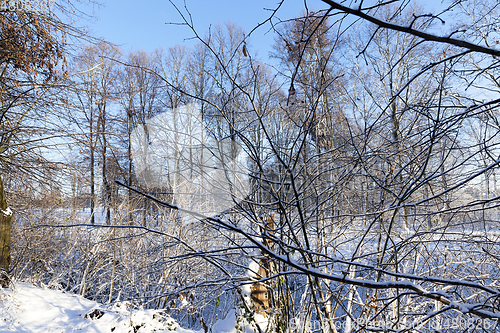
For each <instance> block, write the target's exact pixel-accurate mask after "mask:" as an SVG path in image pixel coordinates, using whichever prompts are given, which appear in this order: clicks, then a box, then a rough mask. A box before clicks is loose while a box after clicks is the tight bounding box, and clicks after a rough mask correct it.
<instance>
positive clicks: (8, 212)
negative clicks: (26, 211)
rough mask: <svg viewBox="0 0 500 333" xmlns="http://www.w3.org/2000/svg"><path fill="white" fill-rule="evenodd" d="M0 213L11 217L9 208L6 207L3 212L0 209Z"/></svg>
mask: <svg viewBox="0 0 500 333" xmlns="http://www.w3.org/2000/svg"><path fill="white" fill-rule="evenodd" d="M0 213H2V214H3V215H5V216H11V215H12V210H11V209H10V207H7V208H6V209H5V210H2V209H0Z"/></svg>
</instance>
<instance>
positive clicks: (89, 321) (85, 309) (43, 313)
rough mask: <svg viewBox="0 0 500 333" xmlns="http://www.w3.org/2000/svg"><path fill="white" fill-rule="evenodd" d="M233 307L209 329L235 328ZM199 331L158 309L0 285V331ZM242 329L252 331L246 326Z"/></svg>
mask: <svg viewBox="0 0 500 333" xmlns="http://www.w3.org/2000/svg"><path fill="white" fill-rule="evenodd" d="M235 326H236V318H235V315H234V311H233V312H231V314H230V315H228V316H227V317H226V318H225V319H224V320H221V321H218V322H216V323H215V325H214V326H213V327H212V332H213V333H234V332H236V328H235ZM164 331H175V332H179V333H203V332H204V331H203V330H201V331H193V330H187V329H183V328H181V327H179V325H178V324H177V323H176V322H175V321H174V320H173V319H172V318H170V317H169V316H168V315H166V314H164V313H163V312H162V311H161V310H136V309H132V310H130V307H129V306H128V305H127V304H125V303H120V304H114V305H113V306H105V305H102V304H98V303H95V302H93V301H90V300H88V299H85V298H83V297H81V296H77V295H73V294H68V293H63V292H62V291H57V290H50V289H42V288H38V287H35V286H33V285H31V284H28V283H16V284H15V286H14V287H13V288H9V289H1V288H0V332H26V333H35V332H44V333H46V332H47V333H48V332H53V333H66V332H90V333H92V332H114V333H122V332H127V333H128V332H134V333H141V332H164ZM243 331H244V332H245V331H246V332H253V330H252V329H251V328H250V327H244V328H243Z"/></svg>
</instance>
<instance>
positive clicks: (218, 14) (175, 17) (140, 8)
mask: <svg viewBox="0 0 500 333" xmlns="http://www.w3.org/2000/svg"><path fill="white" fill-rule="evenodd" d="M102 3H103V5H102V6H100V7H97V6H95V7H93V8H92V7H89V8H87V10H85V9H84V10H85V11H86V12H88V13H91V12H92V11H93V12H94V15H95V16H96V17H97V18H98V19H97V21H95V22H92V21H91V22H87V23H86V24H87V25H88V26H89V28H90V31H91V32H92V33H93V34H94V35H95V36H96V37H101V38H104V39H106V40H108V41H110V42H113V43H115V44H118V45H119V46H121V47H122V49H123V50H124V51H125V53H128V52H130V51H133V50H140V49H142V50H145V51H153V50H155V49H156V48H158V47H163V48H164V49H167V48H168V47H171V46H174V45H176V44H184V45H187V46H193V45H194V42H193V41H189V40H186V39H188V38H190V37H192V36H193V34H192V32H191V31H190V30H189V28H187V27H185V26H179V25H172V24H168V23H171V22H173V23H176V22H177V23H178V22H181V18H180V16H179V14H178V13H177V12H176V10H175V8H174V7H173V6H172V4H171V3H170V2H169V1H168V0H162V1H153V0H145V1H142V2H139V1H130V0H120V1H119V0H105V1H103V2H102ZM174 3H175V4H176V5H177V6H178V7H179V8H181V9H182V10H183V11H184V12H185V10H184V1H179V0H174ZM185 3H186V5H187V7H188V9H189V11H190V12H191V15H192V19H193V22H194V25H195V27H196V29H197V30H198V32H199V33H200V34H201V35H205V34H206V32H207V31H208V29H209V27H210V26H211V25H212V26H213V25H215V24H217V23H224V22H227V21H232V22H234V23H237V24H238V25H240V26H241V27H242V28H243V29H244V30H245V32H248V31H250V30H251V29H252V28H253V27H255V26H256V25H257V24H258V23H260V22H262V21H264V20H265V19H266V18H267V17H268V16H269V15H270V11H269V10H266V9H265V8H276V7H277V5H278V0H253V1H242V0H204V1H202V0H185ZM303 6H304V1H303V0H286V1H285V3H284V4H283V6H282V8H280V10H279V11H278V13H277V17H279V18H280V19H282V20H286V19H290V18H293V17H296V16H298V15H300V13H301V11H302V8H303ZM308 6H309V8H310V9H311V10H315V9H320V8H324V7H325V5H324V4H323V3H322V2H321V1H320V0H313V1H308ZM269 28H270V25H266V26H264V27H262V28H260V29H259V31H257V32H256V33H255V34H253V35H252V37H251V39H250V43H251V45H252V46H253V48H254V50H255V49H256V50H259V57H260V58H261V59H263V60H264V59H266V58H267V55H268V53H269V51H270V49H271V45H272V44H273V40H274V34H273V33H268V34H265V33H266V31H267V30H269Z"/></svg>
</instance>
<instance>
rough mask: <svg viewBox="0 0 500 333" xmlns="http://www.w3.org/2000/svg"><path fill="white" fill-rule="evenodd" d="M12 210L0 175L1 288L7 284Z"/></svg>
mask: <svg viewBox="0 0 500 333" xmlns="http://www.w3.org/2000/svg"><path fill="white" fill-rule="evenodd" d="M11 220H12V211H11V210H10V208H9V207H8V206H7V199H6V197H5V191H4V189H3V183H2V177H0V285H1V286H2V287H3V288H7V287H8V286H9V281H10V279H9V276H8V273H9V265H10V260H11V259H10V223H11Z"/></svg>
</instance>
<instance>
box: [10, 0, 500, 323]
mask: <svg viewBox="0 0 500 333" xmlns="http://www.w3.org/2000/svg"><path fill="white" fill-rule="evenodd" d="M417 5H418V4H414V3H413V2H408V1H389V2H384V3H381V2H370V3H366V2H361V4H358V3H356V4H353V5H352V6H351V7H349V6H347V5H344V4H342V3H339V2H335V1H330V0H324V2H323V6H324V10H320V11H316V12H312V11H310V10H308V9H307V8H306V9H305V10H304V11H303V12H302V15H301V16H300V17H298V18H296V19H293V20H289V21H279V20H278V19H277V18H275V17H274V14H273V15H272V16H270V18H269V22H270V23H271V24H272V27H273V32H274V33H275V36H276V37H275V45H274V48H273V52H272V61H271V62H272V63H273V66H271V65H268V64H266V63H265V62H263V61H260V60H258V59H257V58H256V56H254V54H253V49H252V45H251V37H252V35H251V34H245V33H244V31H242V30H241V29H240V28H239V27H237V26H236V25H234V24H226V25H219V26H217V27H216V28H214V29H211V31H210V33H209V34H208V35H206V36H204V35H203V34H202V33H201V32H198V31H195V30H194V29H193V34H194V35H195V36H196V38H198V39H199V43H198V45H197V46H196V47H195V48H193V49H187V48H184V47H179V46H176V47H172V48H169V49H168V50H166V51H157V52H154V53H151V54H148V53H145V52H135V53H132V54H130V55H123V54H122V51H121V50H120V49H118V48H117V47H115V46H112V45H109V44H107V43H96V44H93V45H90V46H87V47H84V48H82V49H81V51H80V53H79V54H78V55H76V56H74V57H72V58H71V59H68V75H66V76H65V77H64V78H63V79H62V81H61V86H63V87H64V89H62V88H60V87H59V88H58V90H57V95H56V94H54V96H57V97H54V99H52V102H51V103H53V104H51V105H55V106H54V107H55V108H57V109H58V110H60V111H62V112H60V115H59V116H58V117H57V120H56V119H55V118H53V119H52V120H51V121H52V122H53V123H57V125H58V128H59V127H64V128H65V132H64V133H65V137H68V138H70V139H68V140H66V139H65V140H64V142H57V146H58V147H64V148H60V149H62V150H64V151H63V153H62V154H61V156H64V157H65V158H66V159H67V160H66V161H65V163H61V164H60V165H61V166H64V167H63V169H62V170H60V171H59V172H58V173H55V174H54V179H55V178H57V179H58V181H59V182H58V183H57V182H44V183H40V185H39V186H38V187H37V188H35V189H33V190H30V191H29V192H27V193H29V194H30V196H31V198H30V199H31V201H28V200H26V204H24V205H22V204H20V205H19V207H17V209H16V210H15V214H14V220H13V237H12V239H13V253H14V255H13V257H14V261H13V262H12V264H11V273H12V275H13V276H14V277H16V278H18V279H30V280H32V281H34V282H37V283H44V284H46V285H50V286H53V287H56V288H63V289H66V290H68V291H72V292H76V293H79V294H81V295H84V296H85V297H88V298H91V299H96V300H98V301H101V302H110V303H111V302H117V301H128V302H131V303H134V304H140V305H143V306H148V307H154V308H163V309H166V311H169V313H171V314H173V315H175V316H176V317H177V318H179V319H181V320H182V321H183V323H185V324H189V325H192V326H196V327H199V325H205V323H207V324H208V327H210V324H212V323H213V322H214V321H215V320H216V318H218V317H219V316H224V315H226V314H227V313H228V311H230V310H231V309H233V308H236V312H237V313H238V315H239V316H240V318H241V320H247V321H250V322H251V321H252V320H253V318H254V317H255V315H263V316H265V317H266V318H267V319H268V324H266V325H264V326H262V325H261V326H259V327H257V326H258V325H257V324H256V323H254V325H256V329H257V330H261V331H281V332H285V331H307V329H309V328H316V329H318V330H320V331H322V332H351V331H352V332H357V331H377V330H379V331H380V330H384V329H386V330H390V331H392V330H403V331H404V330H407V331H429V330H430V328H429V327H431V328H433V329H437V330H439V329H441V330H443V331H450V332H452V331H453V332H455V331H457V330H464V331H465V330H467V329H470V330H473V329H475V330H477V331H481V330H484V331H491V330H492V327H496V323H497V320H498V318H499V317H500V312H499V311H500V308H499V298H498V297H499V295H500V294H499V289H498V285H497V284H498V279H499V274H500V271H499V266H498V255H499V254H498V241H499V240H498V238H499V236H500V233H499V232H498V218H499V215H498V199H499V195H500V193H498V189H497V182H496V179H497V177H496V170H497V167H498V163H499V151H498V143H499V141H498V133H499V123H498V107H499V105H498V103H499V101H500V99H499V98H498V92H499V87H500V86H499V83H498V68H497V67H498V64H499V63H498V56H500V51H497V50H496V49H495V46H496V44H498V43H499V39H498V38H499V33H498V29H499V27H498V8H497V7H498V4H497V3H496V1H483V2H482V3H481V4H477V3H471V2H468V1H454V2H450V5H449V7H446V5H443V8H440V9H439V11H437V12H436V13H439V14H429V13H428V12H427V11H426V9H425V8H422V7H419V6H417ZM174 8H175V9H177V10H178V13H179V15H180V17H181V18H183V19H185V24H186V25H187V26H189V27H192V22H191V21H190V19H189V18H190V15H189V12H186V9H185V8H184V9H183V8H181V7H178V8H177V7H175V6H174ZM452 11H453V15H452ZM269 22H268V23H269ZM455 22H460V23H459V24H458V23H455ZM13 66H14V67H15V64H14V65H13ZM54 91H55V90H54ZM43 105H45V104H41V103H38V104H36V108H35V109H36V110H38V112H42V111H41V110H42V107H43ZM193 105H196V107H188V106H193ZM198 110H199V114H197V111H198ZM159 115H161V117H163V118H156V119H162V121H156V122H154V121H153V120H152V119H155V117H156V116H159ZM35 120H36V119H34V121H35ZM196 121H198V123H196ZM60 124H63V125H62V126H60ZM197 124H198V125H197ZM199 124H202V126H201V129H200V127H199ZM137 133H139V134H137ZM158 133H166V134H158ZM28 134H29V133H28ZM137 135H139V136H137ZM161 135H164V136H161ZM200 135H201V136H202V137H203V136H206V138H205V137H203V138H202V139H200ZM137 137H139V138H141V140H143V142H144V145H143V148H141V149H145V150H144V151H143V155H141V156H143V157H144V156H145V157H144V158H145V161H146V162H148V163H142V164H141V162H140V161H137V160H135V161H134V159H133V157H134V156H135V158H137V156H138V155H135V154H134V142H136V141H134V140H137ZM161 140H166V141H165V142H163V143H168V144H166V146H168V147H169V148H168V149H167V148H165V145H163V146H162V145H161V144H159V142H162V141H161ZM168 140H170V141H168ZM205 140H206V141H205ZM136 143H137V142H136ZM215 143H218V145H217V144H215ZM162 147H163V148H165V150H164V151H162V150H161V149H160V148H162ZM163 148H162V149H163ZM47 149H48V148H47ZM148 149H149V150H148ZM169 149H170V150H169ZM145 151H149V152H148V153H144V152H145ZM41 152H42V151H41ZM2 154H3V153H2ZM154 154H156V155H154ZM162 154H163V155H162ZM200 155H201V157H200ZM3 156H4V155H0V157H3ZM155 156H156V157H155ZM158 156H160V158H165V159H168V162H165V161H160V162H157V163H159V164H158V165H159V166H158V165H156V164H154V163H153V162H151V161H158V160H157V159H156V160H155V158H157V157H158ZM241 156H245V159H244V164H245V168H246V169H248V175H239V174H238V172H234V171H235V168H236V167H235V164H231V163H233V162H235V161H236V160H238V159H239V160H238V161H239V162H241ZM8 158H9V159H10V157H8ZM226 158H227V159H228V160H225V159H226ZM9 161H10V160H9ZM207 161H209V162H207ZM228 161H229V162H228ZM150 162H151V163H150ZM155 163H156V162H155ZM210 163H212V164H210ZM208 164H210V168H212V169H217V170H222V172H221V174H220V175H221V176H220V177H221V178H209V177H208V178H205V176H204V175H205V172H206V168H207V165H208ZM139 165H141V167H139ZM238 170H239V169H238ZM245 177H248V186H247V187H246V188H245V191H239V188H238V186H237V184H238V183H239V182H241V183H244V178H245ZM2 178H5V176H4V175H2ZM6 178H8V179H10V180H9V181H7V182H5V186H6V190H7V195H8V198H9V199H10V201H13V202H15V201H16V198H19V196H20V194H18V193H15V192H14V188H16V189H17V188H19V187H16V186H15V185H17V184H18V182H19V181H20V180H19V179H16V178H15V177H12V178H9V177H8V176H7V177H6ZM186 179H187V182H186ZM194 180H196V181H194ZM224 182H225V183H226V184H229V185H221V183H224ZM188 185H189V186H191V187H189V186H188ZM44 186H46V187H44ZM206 188H217V190H218V191H221V192H220V196H221V197H224V195H227V196H228V197H229V198H230V199H231V201H232V203H231V204H230V205H228V206H227V207H226V206H223V207H224V209H220V210H218V211H215V212H214V211H213V210H214V205H216V204H219V201H216V199H214V198H213V197H214V196H218V194H216V192H210V191H208V192H207V191H206ZM222 192H225V193H222ZM49 193H50V195H49ZM217 193H219V192H217ZM63 194H64V195H63ZM25 195H26V193H25ZM203 196H204V197H203ZM200 197H203V198H206V200H205V199H203V200H201V199H199V198H200ZM214 200H215V201H214ZM0 208H1V209H2V212H3V210H5V207H0ZM219 208H220V207H219ZM214 213H215V214H214ZM201 318H203V323H204V324H200V319H201ZM429 325H431V326H429Z"/></svg>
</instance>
